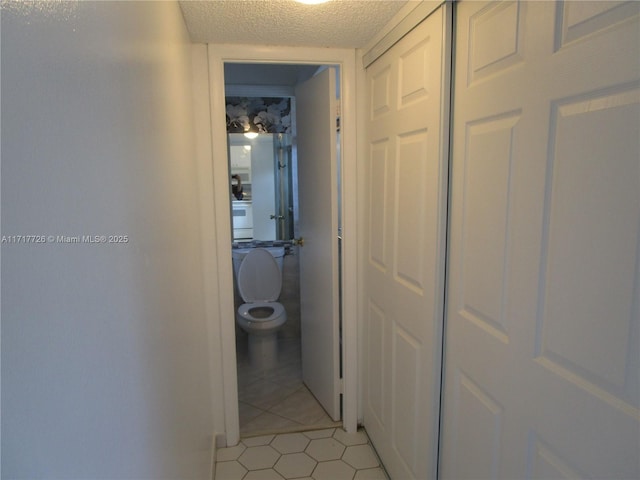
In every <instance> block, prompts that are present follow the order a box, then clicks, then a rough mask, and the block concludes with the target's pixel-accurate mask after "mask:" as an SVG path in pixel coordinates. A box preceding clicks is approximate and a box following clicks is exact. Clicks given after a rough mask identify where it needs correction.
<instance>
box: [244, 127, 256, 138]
mask: <svg viewBox="0 0 640 480" xmlns="http://www.w3.org/2000/svg"><path fill="white" fill-rule="evenodd" d="M244 136H245V137H247V138H248V139H250V140H253V139H254V138H256V137H257V136H258V127H256V126H255V125H251V126H250V127H249V130H247V131H245V132H244Z"/></svg>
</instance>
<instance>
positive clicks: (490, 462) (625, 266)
mask: <svg viewBox="0 0 640 480" xmlns="http://www.w3.org/2000/svg"><path fill="white" fill-rule="evenodd" d="M639 14H640V3H637V2H609V1H606V2H557V3H554V2H485V3H480V2H476V1H468V2H467V1H462V2H459V3H458V4H457V17H456V18H457V21H456V28H455V31H456V42H455V44H456V56H455V59H456V60H455V69H454V71H455V82H454V103H453V104H454V110H453V119H454V121H453V143H452V166H451V169H452V183H451V189H452V214H451V236H450V250H449V251H450V265H449V266H450V268H449V270H448V272H449V273H448V278H449V280H448V286H447V302H448V304H447V312H448V313H447V319H446V335H445V338H446V347H445V352H446V355H445V372H446V375H445V381H444V384H445V392H444V401H443V412H444V418H443V423H442V429H443V432H442V454H441V459H442V463H441V467H442V468H441V473H442V477H443V478H452V479H464V478H474V479H476V478H619V479H623V478H625V479H628V478H639V477H640V471H639V462H638V452H639V451H640V443H639V436H640V424H639V418H640V414H639V391H640V386H639V375H638V372H639V371H640V360H639V359H640V355H639V354H640V352H639V349H638V346H639V345H640V341H639V340H640V337H639V331H638V330H639V318H640V312H639V310H638V302H639V257H640V255H639V230H640V143H639V141H638V132H639V131H640V122H639V119H640V109H639V107H640V60H639V59H640V34H639V32H640V26H639Z"/></svg>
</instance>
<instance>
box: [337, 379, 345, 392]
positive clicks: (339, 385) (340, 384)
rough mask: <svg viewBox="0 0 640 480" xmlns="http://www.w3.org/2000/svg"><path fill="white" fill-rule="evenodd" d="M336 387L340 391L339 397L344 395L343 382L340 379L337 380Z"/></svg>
mask: <svg viewBox="0 0 640 480" xmlns="http://www.w3.org/2000/svg"><path fill="white" fill-rule="evenodd" d="M338 387H339V389H340V395H344V381H343V380H342V377H340V378H339V379H338Z"/></svg>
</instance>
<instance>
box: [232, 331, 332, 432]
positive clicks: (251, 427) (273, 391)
mask: <svg viewBox="0 0 640 480" xmlns="http://www.w3.org/2000/svg"><path fill="white" fill-rule="evenodd" d="M237 338H238V343H237V346H236V354H237V367H238V399H239V405H238V407H239V411H240V435H241V436H249V435H260V434H267V433H285V432H294V431H300V430H309V429H322V428H327V427H336V426H338V425H340V422H334V421H333V420H332V419H331V417H329V416H328V415H327V414H326V412H325V411H324V409H323V408H322V407H321V406H320V404H319V403H318V402H317V401H316V399H315V397H314V396H313V395H312V394H311V393H310V392H309V390H308V389H307V387H306V386H305V385H304V384H303V383H302V367H301V360H300V339H299V338H290V339H280V340H279V344H278V348H279V354H278V364H277V365H276V366H275V367H274V368H271V369H263V368H260V367H259V366H252V365H251V364H250V363H249V357H248V353H247V344H246V337H241V336H238V337H237Z"/></svg>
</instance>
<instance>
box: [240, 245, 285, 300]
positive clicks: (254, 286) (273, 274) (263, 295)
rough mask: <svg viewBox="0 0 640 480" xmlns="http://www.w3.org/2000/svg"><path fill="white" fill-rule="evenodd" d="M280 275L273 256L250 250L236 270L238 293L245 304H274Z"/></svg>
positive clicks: (259, 250) (261, 251)
mask: <svg viewBox="0 0 640 480" xmlns="http://www.w3.org/2000/svg"><path fill="white" fill-rule="evenodd" d="M281 288H282V275H281V273H280V268H279V267H278V263H277V262H276V260H275V258H273V255H271V253H269V252H268V251H267V250H265V249H264V248H255V249H253V250H251V251H250V252H249V253H247V255H246V256H245V257H244V260H242V263H241V264H240V268H239V269H238V291H239V292H240V295H241V296H242V299H243V300H244V301H245V302H274V301H276V300H277V299H278V297H279V296H280V290H281Z"/></svg>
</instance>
